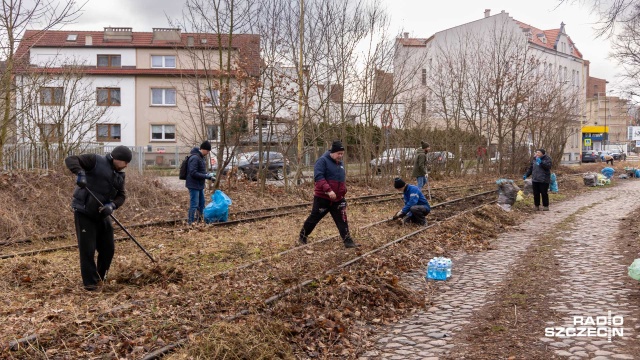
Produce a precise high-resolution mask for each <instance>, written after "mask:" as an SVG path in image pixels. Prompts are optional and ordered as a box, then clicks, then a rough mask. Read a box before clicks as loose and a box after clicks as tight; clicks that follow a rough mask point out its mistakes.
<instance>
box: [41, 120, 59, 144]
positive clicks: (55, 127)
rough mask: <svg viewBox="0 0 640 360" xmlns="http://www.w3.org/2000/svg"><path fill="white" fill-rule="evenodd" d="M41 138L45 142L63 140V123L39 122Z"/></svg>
mask: <svg viewBox="0 0 640 360" xmlns="http://www.w3.org/2000/svg"><path fill="white" fill-rule="evenodd" d="M38 129H39V130H40V139H41V141H43V142H48V143H52V142H61V141H62V124H38Z"/></svg>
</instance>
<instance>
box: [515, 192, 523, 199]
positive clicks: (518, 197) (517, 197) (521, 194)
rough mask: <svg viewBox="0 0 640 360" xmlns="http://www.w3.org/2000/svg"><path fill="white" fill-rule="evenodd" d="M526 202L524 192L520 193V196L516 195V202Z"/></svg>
mask: <svg viewBox="0 0 640 360" xmlns="http://www.w3.org/2000/svg"><path fill="white" fill-rule="evenodd" d="M522 200H524V193H523V192H522V190H520V191H518V195H516V201H522Z"/></svg>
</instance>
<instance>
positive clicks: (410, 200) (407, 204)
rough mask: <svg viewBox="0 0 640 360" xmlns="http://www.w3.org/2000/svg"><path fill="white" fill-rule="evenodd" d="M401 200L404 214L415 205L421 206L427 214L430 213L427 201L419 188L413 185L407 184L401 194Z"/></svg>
mask: <svg viewBox="0 0 640 360" xmlns="http://www.w3.org/2000/svg"><path fill="white" fill-rule="evenodd" d="M402 198H403V200H404V207H403V208H402V212H403V213H404V214H407V213H409V211H410V210H411V207H412V206H415V205H423V206H424V207H425V208H426V209H427V213H429V212H431V206H430V205H429V201H427V198H426V197H424V194H422V191H420V188H418V187H417V186H415V185H411V184H407V185H406V186H405V187H404V191H403V192H402Z"/></svg>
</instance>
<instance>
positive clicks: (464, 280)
mask: <svg viewBox="0 0 640 360" xmlns="http://www.w3.org/2000/svg"><path fill="white" fill-rule="evenodd" d="M636 199H640V180H628V181H625V182H622V181H621V182H620V185H619V186H616V187H611V188H603V189H599V190H597V191H593V192H591V191H590V192H587V193H586V194H583V195H580V196H578V197H576V198H574V199H571V200H568V201H565V202H562V203H557V204H553V203H552V204H551V209H552V211H550V212H549V213H546V212H545V213H538V214H536V215H534V216H532V218H531V219H530V220H528V221H526V222H525V223H524V224H522V225H521V226H519V229H518V230H517V231H513V232H509V233H504V234H502V235H501V236H499V238H498V239H497V240H496V241H495V242H494V244H493V245H494V250H490V251H486V252H483V253H478V254H473V255H461V256H459V257H457V258H455V257H454V271H453V276H452V278H451V279H450V280H448V281H447V282H446V283H440V284H439V286H440V288H439V291H440V293H439V295H438V296H437V297H436V298H435V300H434V306H433V307H431V308H430V309H428V310H427V311H423V312H420V313H417V314H415V315H414V316H413V317H412V318H408V319H404V320H401V321H399V322H398V323H396V324H394V325H392V326H389V327H387V328H384V329H383V331H382V332H381V334H380V335H379V337H378V338H377V341H376V346H375V349H371V350H370V351H368V352H367V353H365V354H364V355H363V356H362V357H361V359H422V360H436V359H438V358H439V357H441V356H443V355H445V354H447V353H449V352H450V351H451V350H452V349H454V348H455V347H456V346H460V344H458V343H457V342H456V341H455V340H456V331H458V330H460V328H461V326H462V325H464V324H466V323H468V321H469V319H470V317H471V315H472V314H473V313H474V311H477V309H481V308H482V306H484V305H487V304H490V303H491V302H492V300H491V295H492V294H493V292H494V291H495V290H496V289H497V287H498V286H500V283H501V282H502V281H503V280H505V279H506V276H507V275H508V273H509V269H510V267H511V266H513V265H514V264H515V263H517V262H518V261H519V260H520V256H521V255H522V254H523V253H524V252H525V250H526V249H527V247H528V246H530V245H532V244H535V239H536V238H538V237H542V236H545V235H549V234H557V233H558V230H557V229H554V227H555V226H556V225H558V224H559V223H561V222H564V221H565V220H566V219H568V218H569V217H573V218H569V219H570V223H571V224H573V225H572V228H571V229H569V231H567V229H563V230H564V231H563V234H564V235H563V236H564V240H565V241H564V242H563V243H562V245H561V247H560V249H559V250H557V252H556V254H555V256H556V257H557V258H558V260H559V261H560V262H561V263H563V264H566V265H565V266H564V270H563V271H562V272H561V274H560V275H559V276H560V280H561V281H559V283H561V286H558V287H557V288H554V289H552V291H551V292H550V293H549V294H548V296H550V297H551V299H552V300H551V303H552V304H553V306H554V308H553V309H554V310H556V311H558V312H561V313H565V314H566V317H565V319H564V320H565V321H564V322H563V323H559V324H556V323H553V322H550V323H548V324H547V326H549V327H558V326H563V327H571V326H572V321H573V316H574V315H578V316H585V317H586V316H592V317H596V316H608V312H609V311H611V314H612V315H613V316H616V315H617V316H619V317H618V318H617V319H620V317H622V320H623V321H624V320H625V319H626V320H627V323H626V325H629V324H635V323H637V317H640V304H638V302H637V291H638V289H637V288H636V289H628V288H626V287H625V286H624V283H623V282H622V279H624V278H625V277H626V276H627V275H626V273H627V271H626V270H627V266H628V265H629V264H628V263H627V261H623V260H622V256H621V255H619V253H618V250H617V249H616V236H615V235H616V232H617V229H618V225H619V219H620V218H623V217H624V216H626V215H627V214H629V213H630V212H631V211H633V210H634V209H635V208H637V207H638V206H640V202H638V201H637V200H636ZM595 204H597V206H595ZM586 207H588V210H587V209H586ZM542 217H544V219H543V218H542ZM594 219H597V221H593V220H594ZM541 222H544V223H545V227H544V229H545V230H542V231H541V227H540V223H541ZM495 264H501V266H495ZM487 269H490V270H489V271H488V270H487ZM423 275H424V269H421V270H420V271H417V272H415V273H414V274H412V275H411V276H409V277H408V278H407V279H405V280H406V281H408V282H409V283H410V285H411V286H414V287H420V286H423V285H424V280H423V278H422V276H423ZM632 291H635V292H636V294H635V295H636V298H635V299H630V294H631V292H632ZM614 322H615V318H614ZM614 325H615V324H614ZM622 327H623V328H624V330H623V336H614V337H613V339H612V341H611V342H609V341H607V338H602V337H568V338H562V337H553V336H550V337H545V336H544V331H543V329H541V330H540V334H541V336H540V338H539V342H540V343H541V344H543V343H546V346H547V348H549V349H550V354H551V353H554V354H555V355H556V356H558V357H559V358H567V359H572V360H573V359H586V358H589V359H596V360H601V359H633V356H631V355H630V354H628V353H626V352H625V348H626V347H627V346H628V345H629V344H630V343H631V342H639V341H640V335H639V334H640V328H635V326H632V327H625V326H622Z"/></svg>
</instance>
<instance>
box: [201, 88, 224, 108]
mask: <svg viewBox="0 0 640 360" xmlns="http://www.w3.org/2000/svg"><path fill="white" fill-rule="evenodd" d="M202 102H203V103H204V104H205V106H214V105H215V106H218V105H220V90H217V89H207V90H205V91H204V97H203V99H202Z"/></svg>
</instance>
